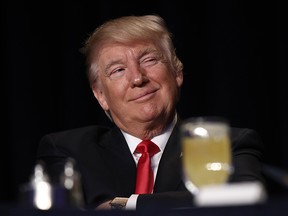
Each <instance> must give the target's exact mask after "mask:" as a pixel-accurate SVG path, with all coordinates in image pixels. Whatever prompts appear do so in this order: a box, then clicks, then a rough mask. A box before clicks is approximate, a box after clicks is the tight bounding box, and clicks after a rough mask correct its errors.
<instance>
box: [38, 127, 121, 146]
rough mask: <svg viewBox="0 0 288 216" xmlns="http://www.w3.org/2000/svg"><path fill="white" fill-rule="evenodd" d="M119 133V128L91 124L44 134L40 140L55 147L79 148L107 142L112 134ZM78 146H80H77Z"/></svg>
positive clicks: (41, 142) (42, 143)
mask: <svg viewBox="0 0 288 216" xmlns="http://www.w3.org/2000/svg"><path fill="white" fill-rule="evenodd" d="M114 133H116V134H117V128H115V127H112V128H111V127H108V126H98V125H91V126H85V127H79V128H74V129H68V130H63V131H58V132H53V133H49V134H46V135H44V136H43V137H42V138H41V140H40V146H41V145H46V146H47V145H48V144H47V143H49V145H52V146H54V147H67V148H79V147H80V146H81V148H82V147H84V146H87V145H95V144H97V145H101V143H105V142H106V140H107V139H109V137H111V136H113V135H112V134H114ZM77 146H78V147H77Z"/></svg>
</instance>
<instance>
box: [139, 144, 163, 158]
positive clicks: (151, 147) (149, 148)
mask: <svg viewBox="0 0 288 216" xmlns="http://www.w3.org/2000/svg"><path fill="white" fill-rule="evenodd" d="M159 151H160V149H159V147H158V146H157V145H156V144H155V143H153V142H152V141H151V140H143V141H142V142H140V143H139V144H138V146H137V147H136V149H135V152H136V153H141V154H144V153H148V154H149V157H150V158H151V157H152V156H153V155H155V154H156V153H158V152H159Z"/></svg>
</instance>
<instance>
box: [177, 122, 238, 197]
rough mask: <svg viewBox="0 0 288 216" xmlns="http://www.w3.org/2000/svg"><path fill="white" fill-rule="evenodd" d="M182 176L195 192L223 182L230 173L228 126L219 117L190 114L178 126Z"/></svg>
mask: <svg viewBox="0 0 288 216" xmlns="http://www.w3.org/2000/svg"><path fill="white" fill-rule="evenodd" d="M180 143H181V146H182V167H183V178H184V182H185V185H186V187H187V189H188V190H189V191H190V192H191V193H193V194H195V193H197V192H199V189H201V188H202V187H205V186H208V185H216V184H217V185H220V184H225V183H226V182H227V181H228V178H229V176H230V174H231V172H232V170H233V169H232V164H231V144H230V126H229V123H228V122H227V120H226V119H225V118H222V117H191V118H188V119H186V120H184V121H183V122H182V124H181V126H180Z"/></svg>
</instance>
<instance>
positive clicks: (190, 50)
mask: <svg viewBox="0 0 288 216" xmlns="http://www.w3.org/2000/svg"><path fill="white" fill-rule="evenodd" d="M32 2H33V3H32ZM32 2H29V1H12V0H11V1H8V0H7V1H5V0H4V1H1V54H2V55H1V56H2V57H1V77H2V78H1V81H2V82H1V83H2V86H3V88H4V89H3V91H2V92H4V95H3V97H2V98H1V99H2V101H1V107H2V109H1V110H2V118H3V119H4V122H3V121H1V122H2V123H3V125H2V129H1V131H2V132H3V135H2V138H1V140H2V142H1V146H0V148H1V150H0V170H1V176H0V181H1V182H0V183H1V184H0V198H1V200H0V201H2V202H14V201H17V199H18V192H19V187H20V186H21V185H23V184H24V183H26V182H28V181H29V177H30V174H31V173H32V170H33V167H34V164H35V162H36V161H35V154H36V149H37V145H38V143H39V140H40V138H41V137H42V136H43V135H44V134H46V133H49V132H54V131H59V130H64V129H69V128H75V127H81V126H84V125H90V124H99V123H101V124H107V123H108V119H107V118H106V116H105V114H104V112H103V111H102V110H101V108H100V107H99V106H98V103H97V102H96V99H94V98H93V95H92V92H91V90H90V88H89V85H88V81H87V79H86V75H85V65H84V57H83V56H82V55H81V54H80V52H79V48H81V47H82V45H83V41H84V40H85V39H86V38H87V36H88V34H89V33H91V32H92V31H93V30H94V29H95V28H96V27H97V26H98V25H100V24H101V23H102V22H104V21H105V20H108V19H111V18H115V17H118V16H122V15H144V14H152V13H153V14H154V13H155V14H159V15H161V16H163V18H164V19H165V20H166V21H167V24H168V27H169V28H170V30H171V31H172V32H173V34H174V42H175V46H176V52H177V53H178V55H179V57H180V59H181V60H182V61H183V63H184V86H183V89H182V96H181V97H182V100H181V102H180V103H179V113H180V115H181V116H182V118H186V117H190V116H198V115H220V116H224V117H227V118H228V119H229V121H230V123H231V125H232V126H237V127H250V128H253V129H255V130H257V131H258V133H259V134H260V136H261V138H262V140H263V144H264V146H265V158H264V162H265V164H269V165H273V166H275V167H278V168H282V169H284V170H286V171H287V170H288V146H287V144H288V143H287V140H286V134H287V133H288V124H287V123H288V116H287V81H286V76H287V75H286V73H287V60H288V59H287V57H288V53H287V52H288V42H287V40H288V34H287V26H288V25H287V15H286V14H287V7H285V6H284V1H283V3H280V2H282V1H279V2H278V1H240V0H239V1H236V0H227V1H217V0H211V1H200V0H198V1H187V0H186V1H183V2H182V1H179V0H178V1H176V0H174V1H171V0H163V1H162V0H158V1H156V0H153V1H130V2H129V1H116V0H115V1H112V0H104V1H102V0H95V1H67V2H64V1H56V2H53V1H47V2H45V1H32ZM284 76H285V77H284Z"/></svg>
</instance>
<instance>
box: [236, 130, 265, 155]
mask: <svg viewBox="0 0 288 216" xmlns="http://www.w3.org/2000/svg"><path fill="white" fill-rule="evenodd" d="M231 142H232V147H233V148H234V150H236V149H237V150H241V149H242V150H244V149H251V150H252V149H254V150H257V151H263V143H262V139H261V137H260V136H259V134H258V132H257V131H256V130H254V129H251V128H237V127H232V128H231Z"/></svg>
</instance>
